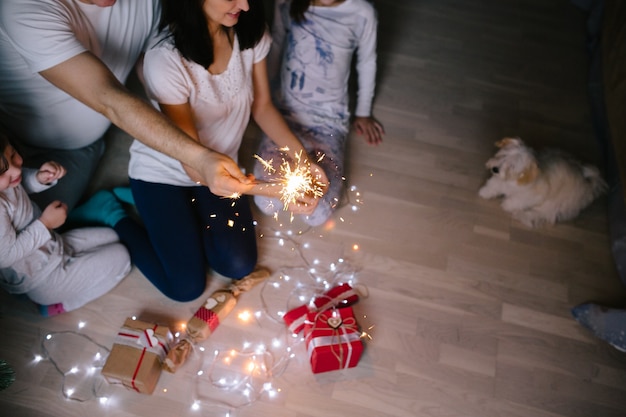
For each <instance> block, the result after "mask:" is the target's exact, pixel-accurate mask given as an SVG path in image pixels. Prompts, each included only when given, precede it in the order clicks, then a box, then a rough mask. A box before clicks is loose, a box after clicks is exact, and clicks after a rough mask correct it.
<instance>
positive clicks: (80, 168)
mask: <svg viewBox="0 0 626 417" xmlns="http://www.w3.org/2000/svg"><path fill="white" fill-rule="evenodd" d="M159 17H160V16H159V2H158V0H141V1H137V0H117V1H116V0H1V1H0V62H2V64H1V65H0V127H1V128H3V129H5V130H7V131H8V133H9V135H10V136H11V137H13V138H16V140H17V141H18V143H16V146H17V147H18V148H19V149H20V151H21V152H22V154H23V155H24V156H25V157H26V163H27V164H28V165H33V166H38V161H39V159H43V160H51V159H53V160H55V161H57V162H59V163H61V164H62V165H63V166H65V168H66V169H67V175H66V176H65V177H64V178H63V180H61V181H59V184H58V185H57V186H56V187H54V194H47V193H41V194H40V195H39V196H35V195H33V197H34V198H33V199H34V200H35V201H37V202H38V203H39V204H40V205H42V206H45V205H46V204H47V202H49V201H52V200H56V199H59V200H62V201H64V202H65V203H66V204H68V206H69V207H73V206H74V205H75V204H76V202H78V200H79V199H80V198H81V196H82V193H83V192H84V190H85V188H86V186H87V184H88V182H89V180H90V178H91V176H92V174H93V172H94V171H95V168H96V166H97V163H98V161H99V159H100V157H101V155H102V153H103V151H104V145H103V142H102V136H103V135H104V133H105V132H106V130H107V129H108V128H109V126H110V124H111V122H112V123H114V124H115V125H117V126H118V127H120V128H121V129H123V130H125V131H126V132H128V133H129V134H130V135H131V136H133V137H135V138H136V139H138V140H140V141H142V142H144V143H145V144H147V145H149V146H151V147H153V148H155V149H158V150H159V151H161V152H163V153H165V154H168V155H170V156H172V157H174V158H176V159H178V160H180V161H182V162H185V163H186V164H188V165H190V166H192V167H194V168H195V169H197V170H198V171H199V172H200V173H202V178H203V180H204V181H203V182H204V183H205V184H206V185H208V186H209V188H210V189H211V191H212V192H213V193H214V194H218V195H223V196H228V195H232V194H233V193H235V192H238V193H245V192H246V191H248V190H249V189H250V188H251V187H252V185H251V184H249V181H248V178H247V177H245V176H244V174H243V173H242V172H241V171H240V169H239V168H238V167H237V165H236V163H235V162H234V161H233V160H232V159H231V158H229V157H227V156H225V155H222V154H220V153H217V152H213V151H210V150H208V149H207V148H205V147H203V146H201V145H199V144H198V143H197V142H195V141H193V139H191V138H189V137H188V136H187V135H185V134H184V133H183V132H181V131H180V130H179V129H177V128H175V127H174V126H173V125H172V124H171V123H170V122H169V121H168V120H167V119H166V118H165V117H164V116H163V115H162V114H161V113H160V112H158V111H156V110H155V109H154V108H153V107H152V106H151V105H150V104H148V103H146V102H145V101H144V100H142V99H141V98H139V97H137V96H135V95H133V94H132V93H130V92H129V91H128V90H127V89H126V88H125V87H124V86H123V83H124V82H125V81H126V79H127V77H128V75H129V74H130V71H131V70H132V69H133V68H134V67H135V64H136V63H137V62H138V61H140V60H141V58H142V56H143V52H144V51H145V50H146V49H147V48H148V47H149V46H150V42H151V41H152V39H153V38H154V37H155V35H156V31H157V26H158V23H159ZM39 165H40V164H39ZM51 192H52V190H51V191H50V193H51Z"/></svg>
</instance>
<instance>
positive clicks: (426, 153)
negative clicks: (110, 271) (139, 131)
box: [0, 0, 626, 417]
mask: <svg viewBox="0 0 626 417" xmlns="http://www.w3.org/2000/svg"><path fill="white" fill-rule="evenodd" d="M376 6H377V9H378V12H379V17H380V27H379V50H380V53H379V67H380V70H379V73H380V81H379V83H378V86H377V87H378V89H377V100H376V102H375V115H376V117H377V118H378V119H379V120H380V121H381V122H382V123H383V124H384V125H385V128H386V131H387V135H386V137H385V142H384V144H383V145H382V146H380V147H378V148H374V147H369V146H367V145H366V144H365V143H364V142H363V140H362V139H360V138H359V137H354V138H352V139H351V142H350V149H349V153H350V160H349V161H350V162H349V172H348V176H347V183H348V185H349V186H350V187H353V188H352V189H351V191H350V193H349V197H350V200H349V203H348V204H346V205H345V206H344V207H343V208H342V209H341V210H340V211H339V212H338V213H337V214H336V216H335V219H334V224H332V225H329V226H328V227H326V228H319V229H313V230H306V229H304V228H303V227H302V225H301V223H299V221H298V220H296V221H294V222H293V223H290V222H289V221H288V219H283V218H281V219H279V220H281V222H278V221H276V220H274V219H272V218H267V217H262V216H259V219H258V221H259V226H258V228H259V234H260V238H259V248H260V252H261V263H262V264H264V265H266V266H268V267H270V268H271V269H272V271H273V274H272V276H271V277H270V279H269V280H268V282H267V283H266V284H265V285H261V286H257V287H255V288H254V289H253V290H251V291H250V292H248V293H244V294H242V295H241V297H240V300H239V303H238V305H237V308H236V309H235V311H234V312H233V313H231V315H229V316H228V318H227V319H226V320H224V321H223V323H222V324H221V325H220V327H219V328H218V329H217V330H216V332H215V333H214V334H213V335H212V336H211V338H209V339H208V340H207V341H206V342H204V343H202V344H201V346H199V347H202V349H203V350H201V349H196V351H195V352H194V354H193V355H192V357H191V358H190V360H189V361H188V362H187V363H186V364H185V366H184V367H183V368H182V369H181V370H180V371H179V372H178V373H176V374H173V375H172V374H166V373H164V374H163V375H162V377H161V379H160V381H159V384H158V387H157V391H156V392H155V393H154V394H153V395H152V396H146V395H140V394H137V393H134V392H131V391H126V390H124V389H122V388H119V387H117V386H111V385H108V384H106V383H104V384H102V383H101V380H100V379H99V371H98V369H97V368H98V366H100V365H101V362H102V361H101V360H98V359H97V358H96V354H97V353H98V352H100V354H101V357H102V356H104V355H106V352H107V349H108V348H110V347H111V345H112V343H113V340H114V337H115V334H116V332H117V329H118V327H119V326H120V325H121V324H122V322H123V320H124V319H125V318H126V317H129V316H137V317H139V318H143V319H147V320H151V321H155V322H159V323H163V324H167V325H170V326H171V327H173V328H175V329H178V328H180V326H181V324H182V323H185V322H186V321H187V319H189V318H190V317H191V316H192V314H193V313H194V311H195V310H196V309H197V308H199V307H200V305H201V304H202V303H203V299H199V300H197V301H194V302H190V303H176V302H173V301H169V300H166V299H165V298H164V297H163V296H160V295H159V293H158V292H157V291H156V290H155V289H154V288H153V287H152V286H151V285H150V284H149V283H148V282H147V280H146V279H145V278H144V277H143V276H142V275H141V274H140V273H139V272H138V271H133V272H132V273H131V275H130V276H128V277H127V278H126V279H125V280H124V281H123V282H122V283H121V284H120V285H119V286H118V287H117V288H116V289H115V290H113V291H112V292H111V293H109V294H107V295H106V296H104V297H102V298H101V299H99V300H97V301H95V302H92V303H90V304H89V305H87V306H85V307H84V308H82V309H80V310H78V311H75V312H72V313H68V314H65V315H62V316H59V317H55V318H52V319H44V318H41V317H40V316H39V315H38V314H37V312H36V310H35V307H34V306H33V305H32V304H31V303H30V302H29V301H28V300H25V299H23V298H19V297H13V296H9V295H7V294H4V293H2V294H0V300H1V301H0V303H1V307H0V332H1V336H0V359H3V360H5V361H7V362H8V364H9V365H10V366H12V368H13V369H14V370H15V372H16V381H15V382H14V383H13V385H12V386H10V387H9V388H8V389H6V390H4V391H0V410H1V411H0V414H2V415H3V416H7V417H21V416H38V417H60V416H63V417H75V416H89V417H98V416H115V417H138V416H141V417H146V416H152V417H174V416H176V417H192V416H222V417H225V416H230V417H232V416H254V417H263V416H268V417H269V416H272V417H332V416H336V417H348V416H362V417H365V416H367V417H414V416H418V417H444V416H445V417H452V416H464V417H592V416H593V417H595V416H598V417H599V416H602V417H611V416H615V417H617V416H620V417H623V416H625V415H626V354H625V353H621V352H619V351H617V350H615V349H613V348H611V347H610V346H608V345H607V344H605V343H603V342H602V341H599V340H596V339H594V338H593V337H591V336H590V334H589V333H588V332H587V331H586V330H584V329H583V328H582V327H580V326H579V325H578V324H577V323H576V322H575V321H574V320H573V319H572V317H571V315H570V309H571V308H572V307H573V306H575V305H577V304H579V303H582V302H586V301H589V300H594V301H599V302H605V303H616V302H620V301H623V300H625V299H626V290H625V289H624V287H623V286H622V285H621V283H620V281H619V279H618V277H617V274H616V272H615V268H614V265H613V263H612V259H611V255H610V251H609V240H608V237H607V218H606V200H605V199H600V200H598V201H596V202H595V203H594V204H593V205H592V206H591V207H590V208H589V209H587V210H586V211H585V212H583V213H582V215H581V216H580V217H579V218H577V219H576V220H574V221H573V222H570V223H567V224H562V225H558V226H555V227H551V228H547V229H541V230H530V229H527V228H525V227H524V226H522V225H521V224H519V223H517V222H515V221H512V220H511V218H510V215H508V214H507V213H505V212H503V211H502V210H501V209H500V208H499V205H498V203H497V202H496V201H484V200H481V199H480V198H478V196H477V190H478V188H479V187H480V185H481V184H482V182H483V181H484V180H485V178H486V175H487V172H486V171H485V169H484V162H485V161H486V160H487V159H488V158H489V156H490V155H491V154H492V153H493V152H494V147H493V143H494V141H496V140H497V139H499V138H501V137H503V136H506V135H519V136H521V137H522V138H523V139H525V140H526V141H527V142H529V143H530V144H533V145H535V146H557V147H560V148H562V149H565V150H567V151H569V152H572V153H574V154H575V155H577V156H579V157H581V158H584V159H585V160H587V161H590V162H598V161H599V160H600V156H599V152H598V149H597V147H596V143H595V139H594V137H593V132H592V127H591V121H590V114H589V108H588V104H587V101H586V92H585V77H586V55H585V43H584V42H585V37H584V30H585V22H584V16H583V15H582V13H581V12H579V10H578V9H576V8H575V7H574V6H572V5H571V4H570V2H569V1H566V0H516V1H513V0H507V1H502V0H487V1H461V0H436V1H428V0H424V1H418V0H406V1H382V0H377V1H376ZM115 135H116V136H118V138H117V139H115V140H114V141H113V144H112V145H111V146H110V148H109V153H108V154H107V157H106V165H105V167H104V168H103V170H102V171H101V173H100V176H99V180H98V181H99V183H98V184H99V185H101V186H106V187H108V186H111V185H119V184H122V183H124V182H125V181H126V172H125V170H126V166H125V164H126V162H127V158H128V155H127V151H126V148H127V146H128V140H127V138H124V137H123V136H122V135H119V133H117V134H115ZM253 136H254V129H251V130H250V132H249V134H248V135H247V140H248V142H247V144H246V147H244V150H245V151H246V152H244V153H247V157H248V158H252V153H253V143H252V142H251V141H252V138H253ZM248 151H249V152H248ZM316 279H317V280H316ZM324 281H326V282H328V283H330V284H332V283H334V282H338V281H350V282H352V283H353V284H354V285H355V287H358V288H360V291H362V292H364V295H367V296H366V297H365V296H364V297H362V299H361V300H360V301H359V303H357V304H356V305H355V306H354V308H355V311H356V314H357V319H358V320H359V322H360V324H361V326H362V327H363V328H364V329H369V330H368V332H369V333H370V335H371V337H372V340H367V341H366V349H365V352H364V354H363V356H362V358H361V361H360V362H359V364H358V366H357V367H356V368H353V369H348V370H342V371H336V372H330V373H325V374H319V375H314V374H312V372H311V370H310V366H309V364H308V362H307V354H306V351H305V348H304V346H303V344H302V342H301V341H300V339H295V338H291V337H289V336H288V335H287V331H286V329H285V328H284V326H283V325H282V324H281V323H280V322H279V320H278V317H279V315H280V313H281V312H284V311H285V310H286V309H287V308H289V307H291V306H294V305H297V304H298V303H299V301H298V296H303V297H304V299H306V298H307V297H308V296H310V295H311V293H312V291H314V288H315V287H316V285H317V286H319V285H320V282H322V283H323V282H324ZM226 283H227V282H226V280H224V279H223V278H221V277H216V276H213V277H212V280H211V285H210V287H209V288H208V289H207V292H206V296H208V295H209V294H210V293H211V292H212V291H213V290H215V289H216V288H218V287H220V286H224V285H225V284H226ZM312 288H313V289H312ZM365 292H367V294H365ZM203 298H205V297H203ZM245 312H250V313H253V315H252V317H253V318H252V319H251V320H248V321H245V320H244V318H245V316H243V315H242V314H241V313H245ZM82 325H84V327H81V326H82ZM46 335H49V336H50V339H49V340H48V339H46ZM231 351H233V352H235V353H237V355H235V356H233V358H234V359H232V363H231V365H229V366H226V365H222V366H216V367H214V368H212V367H211V364H212V361H213V359H214V358H216V357H217V363H222V364H223V361H221V362H220V360H221V359H222V358H223V356H225V355H228V354H229V352H231ZM39 357H43V359H42V360H39V361H38V360H37V359H38V358H39ZM249 360H255V361H258V363H261V361H262V362H263V364H264V365H265V368H256V371H255V372H254V373H253V375H248V380H247V384H248V385H246V387H247V389H248V391H245V390H244V386H243V385H239V386H237V385H228V383H229V381H231V379H229V378H230V377H235V376H238V377H241V378H243V377H244V376H246V375H247V374H246V373H245V369H246V367H245V366H246V363H247V362H246V361H249ZM74 366H75V367H76V369H75V371H74V373H72V372H71V370H72V368H73V367H74ZM92 366H93V367H95V368H96V369H91V367H92ZM63 374H65V376H63ZM220 387H221V388H220Z"/></svg>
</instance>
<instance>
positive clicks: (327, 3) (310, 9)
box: [254, 0, 384, 226]
mask: <svg viewBox="0 0 626 417" xmlns="http://www.w3.org/2000/svg"><path fill="white" fill-rule="evenodd" d="M377 24H378V21H377V17H376V11H375V10H374V7H373V6H372V5H371V3H369V2H368V1H367V0H277V1H276V10H275V17H274V26H273V30H272V38H273V39H272V40H273V43H272V49H271V51H270V56H269V58H268V73H269V75H270V77H271V79H272V95H273V99H274V101H275V102H276V107H277V108H278V109H279V110H280V111H281V113H282V114H283V116H284V117H285V120H286V121H287V123H288V124H289V127H290V128H291V130H292V131H293V132H294V133H295V134H296V136H297V137H298V138H299V139H300V141H301V142H302V144H303V145H304V147H305V148H306V150H307V152H308V153H309V155H310V159H311V161H319V162H318V165H320V166H321V167H322V168H323V169H324V171H325V173H326V176H327V177H328V179H329V181H330V184H329V186H328V190H327V192H326V194H325V195H324V197H323V199H322V200H321V201H320V202H319V204H318V205H317V208H316V209H315V211H314V212H313V213H312V214H311V215H308V216H307V217H305V219H304V220H305V222H306V223H308V224H309V225H311V226H317V225H320V224H323V223H324V222H325V221H326V220H328V218H329V217H330V216H331V214H332V213H333V211H334V209H335V208H336V207H337V206H338V204H339V203H340V200H341V195H342V192H343V189H344V184H343V182H344V178H343V177H344V150H345V146H346V139H347V136H348V131H349V128H350V116H351V115H350V111H349V96H348V80H349V77H350V68H351V64H352V58H353V56H354V55H355V54H356V71H357V74H358V96H357V101H356V106H355V110H354V113H355V118H354V123H353V125H354V128H355V130H356V132H357V133H358V134H360V135H363V136H364V138H365V140H366V141H367V142H368V143H369V144H370V145H378V144H379V143H380V142H381V141H382V136H383V133H384V130H383V127H382V125H381V124H380V123H378V122H377V121H376V120H375V119H374V118H373V117H372V100H373V97H374V88H375V84H376V37H377V36H376V35H377V33H376V31H377ZM257 153H258V155H259V156H260V157H261V158H262V159H263V160H265V161H270V160H271V161H273V164H275V165H278V164H280V163H281V162H282V157H283V155H282V154H281V152H280V150H279V149H277V148H276V146H275V145H274V144H273V143H272V142H271V141H270V140H269V139H268V138H267V137H265V136H264V137H263V138H262V139H261V144H260V146H259V150H258V152H257ZM254 175H255V176H256V177H257V178H260V179H264V180H269V179H271V177H272V175H270V173H268V172H267V170H266V169H265V167H264V165H263V164H261V163H257V164H256V165H255V167H254ZM255 202H256V204H257V206H258V207H259V208H260V209H261V211H263V212H264V213H266V214H272V213H273V212H275V211H277V210H280V209H281V207H282V205H281V204H280V203H277V202H276V201H274V200H272V199H270V198H267V197H261V196H256V197H255Z"/></svg>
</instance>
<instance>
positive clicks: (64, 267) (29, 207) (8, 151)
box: [0, 132, 131, 316]
mask: <svg viewBox="0 0 626 417" xmlns="http://www.w3.org/2000/svg"><path fill="white" fill-rule="evenodd" d="M63 175H65V169H64V168H63V167H62V166H60V165H59V164H56V163H54V162H46V163H44V164H43V165H42V167H41V168H40V169H39V170H30V169H22V158H21V156H20V155H19V154H18V153H17V151H16V150H15V149H14V148H13V147H12V146H11V144H10V143H9V141H8V138H7V137H6V135H4V134H3V133H2V132H0V254H1V257H0V286H1V287H2V288H4V289H5V290H6V291H8V292H9V293H13V294H26V295H27V296H28V297H29V298H30V299H31V300H32V301H34V302H35V303H37V304H39V309H40V312H41V313H42V314H43V315H44V316H52V315H55V314H59V313H63V312H66V311H71V310H75V309H77V308H79V307H82V306H83V305H85V304H87V303H88V302H90V301H92V300H94V299H96V298H98V297H100V296H101V295H104V294H105V293H107V292H108V291H110V290H111V289H113V287H115V286H116V285H117V284H118V283H119V282H120V281H121V280H122V279H123V278H124V277H125V276H126V275H127V274H128V273H129V272H130V268H131V263H130V257H129V255H128V252H127V250H126V248H125V247H124V245H122V244H121V243H119V239H118V236H117V234H116V233H115V232H114V231H113V230H112V229H109V228H105V227H92V228H80V229H73V230H70V231H68V232H65V233H63V234H60V233H57V232H55V231H54V229H55V228H58V227H59V226H61V225H62V224H63V223H64V222H65V219H66V217H67V206H66V205H65V204H63V203H62V202H60V201H54V202H52V203H50V204H49V205H48V206H47V207H46V208H45V209H44V210H43V211H42V210H41V209H40V208H39V207H38V206H37V205H36V204H34V203H33V202H32V201H31V200H30V197H29V196H28V194H27V191H26V189H29V191H31V192H38V191H41V190H45V189H47V188H49V187H51V186H53V185H54V184H55V183H56V181H57V180H58V179H59V178H61V177H63Z"/></svg>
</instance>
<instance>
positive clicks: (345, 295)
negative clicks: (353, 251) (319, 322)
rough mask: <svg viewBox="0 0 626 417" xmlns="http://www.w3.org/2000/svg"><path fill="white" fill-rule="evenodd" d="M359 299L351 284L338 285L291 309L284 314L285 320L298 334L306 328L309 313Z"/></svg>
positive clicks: (345, 305)
mask: <svg viewBox="0 0 626 417" xmlns="http://www.w3.org/2000/svg"><path fill="white" fill-rule="evenodd" d="M357 301H359V293H358V292H357V291H355V290H354V289H353V288H352V287H351V286H350V284H340V285H337V286H335V287H333V288H331V289H329V290H328V291H326V292H325V293H324V294H322V295H320V296H319V297H315V298H314V299H313V300H312V302H311V303H310V304H308V305H307V304H304V305H301V306H298V307H296V308H294V309H291V310H289V311H288V312H287V313H285V315H284V316H283V321H284V322H285V324H287V328H288V329H289V331H290V332H291V333H293V334H298V333H300V331H302V329H303V328H304V323H305V321H306V319H307V315H308V314H309V313H318V312H321V311H325V310H328V309H329V308H331V307H337V306H340V305H341V306H342V307H348V306H350V305H352V304H354V303H356V302H357Z"/></svg>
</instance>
